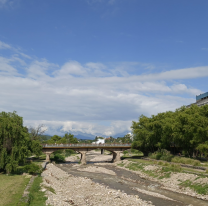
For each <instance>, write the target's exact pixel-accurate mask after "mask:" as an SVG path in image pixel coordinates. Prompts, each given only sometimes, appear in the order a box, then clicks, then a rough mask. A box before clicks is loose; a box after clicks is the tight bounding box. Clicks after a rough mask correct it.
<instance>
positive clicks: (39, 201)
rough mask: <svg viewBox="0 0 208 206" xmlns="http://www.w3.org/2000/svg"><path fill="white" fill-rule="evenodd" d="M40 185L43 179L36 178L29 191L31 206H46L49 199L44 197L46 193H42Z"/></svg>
mask: <svg viewBox="0 0 208 206" xmlns="http://www.w3.org/2000/svg"><path fill="white" fill-rule="evenodd" d="M40 183H42V177H36V178H35V179H34V182H33V184H32V186H31V187H30V189H29V192H30V193H29V206H45V201H46V200H47V197H45V196H44V195H45V193H44V192H42V191H40V189H41V187H40ZM51 189H52V188H51Z"/></svg>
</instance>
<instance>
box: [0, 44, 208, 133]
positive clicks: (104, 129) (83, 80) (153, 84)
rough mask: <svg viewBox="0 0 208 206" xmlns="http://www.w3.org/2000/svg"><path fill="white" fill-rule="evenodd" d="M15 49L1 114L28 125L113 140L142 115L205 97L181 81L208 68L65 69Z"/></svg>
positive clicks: (2, 65)
mask: <svg viewBox="0 0 208 206" xmlns="http://www.w3.org/2000/svg"><path fill="white" fill-rule="evenodd" d="M1 45H4V44H1ZM3 47H6V48H8V49H11V47H8V46H5V45H4V46H3ZM12 51H13V52H14V53H15V54H13V55H11V57H10V58H8V57H7V58H6V57H0V96H1V101H0V111H7V112H9V111H10V112H11V111H13V110H15V111H17V112H18V114H19V115H20V116H23V117H24V120H25V124H27V125H28V126H29V125H30V123H31V124H37V123H38V124H40V123H43V124H45V125H46V126H47V127H48V133H50V134H52V133H54V134H55V133H56V132H58V131H60V132H67V131H68V130H70V131H72V132H83V133H89V134H92V135H96V134H99V135H105V136H109V135H114V134H117V133H122V132H125V131H130V125H131V121H132V120H137V118H138V117H139V116H140V115H141V114H144V115H148V116H150V115H152V114H157V113H158V112H164V111H167V110H174V109H176V108H178V107H180V106H182V105H188V104H190V103H192V102H194V99H193V98H187V97H181V96H182V95H183V96H184V95H193V96H195V95H196V94H200V93H202V91H200V90H198V89H197V88H193V87H189V86H187V85H186V84H184V83H181V82H180V83H177V79H187V78H198V77H204V76H208V67H206V66H204V67H196V68H185V69H178V70H170V71H164V72H160V73H151V74H142V72H146V70H145V68H147V67H148V68H149V69H150V72H151V71H152V68H154V65H151V64H142V63H139V62H123V63H109V64H105V65H104V64H102V63H100V62H97V63H95V62H88V63H86V64H81V63H79V62H77V61H69V62H66V63H65V64H63V66H59V65H56V64H53V63H50V62H48V61H47V60H44V59H43V60H37V59H31V60H30V59H28V58H26V59H27V61H25V57H23V56H22V55H21V54H20V53H18V52H17V50H15V48H14V49H12ZM28 62H29V63H28ZM138 68H139V69H138ZM135 69H137V70H139V71H140V72H139V74H137V75H136V74H135V72H134V70H135ZM131 72H133V73H134V75H132V74H131ZM168 80H175V81H174V83H172V81H168ZM103 121H107V122H108V123H109V125H107V126H106V125H105V124H102V122H103Z"/></svg>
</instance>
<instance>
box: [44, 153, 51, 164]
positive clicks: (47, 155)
mask: <svg viewBox="0 0 208 206" xmlns="http://www.w3.org/2000/svg"><path fill="white" fill-rule="evenodd" d="M45 154H46V162H50V155H51V154H52V152H45Z"/></svg>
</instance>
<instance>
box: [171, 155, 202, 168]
mask: <svg viewBox="0 0 208 206" xmlns="http://www.w3.org/2000/svg"><path fill="white" fill-rule="evenodd" d="M171 162H174V163H181V164H189V165H193V166H199V165H200V164H201V162H200V161H199V160H194V159H191V158H186V157H173V158H172V159H171Z"/></svg>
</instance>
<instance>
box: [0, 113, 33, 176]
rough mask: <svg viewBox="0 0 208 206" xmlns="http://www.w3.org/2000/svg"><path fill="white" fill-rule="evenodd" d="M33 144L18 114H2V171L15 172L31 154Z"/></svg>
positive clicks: (0, 123) (0, 143)
mask: <svg viewBox="0 0 208 206" xmlns="http://www.w3.org/2000/svg"><path fill="white" fill-rule="evenodd" d="M31 144H32V142H31V141H30V138H29V134H28V131H27V128H26V127H24V126H23V119H22V117H19V116H18V115H17V114H16V112H13V113H6V112H2V113H0V169H3V170H6V171H7V173H10V172H11V171H15V170H16V168H17V166H18V164H19V163H20V162H24V161H25V157H27V156H28V155H29V154H30V153H31Z"/></svg>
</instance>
